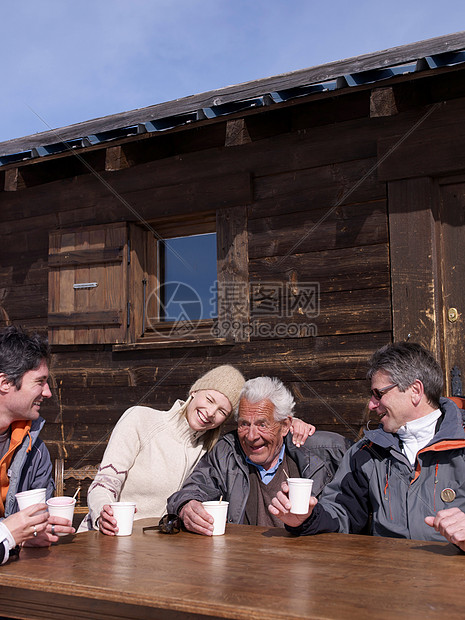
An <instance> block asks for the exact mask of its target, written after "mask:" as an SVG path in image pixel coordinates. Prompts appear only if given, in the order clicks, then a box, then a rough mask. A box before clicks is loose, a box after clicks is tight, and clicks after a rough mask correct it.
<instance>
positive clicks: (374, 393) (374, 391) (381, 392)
mask: <svg viewBox="0 0 465 620" xmlns="http://www.w3.org/2000/svg"><path fill="white" fill-rule="evenodd" d="M396 386H397V383H392V384H391V385H387V386H386V387H385V388H381V389H380V390H378V388H373V389H372V390H370V392H371V395H372V396H374V397H375V398H376V400H381V399H382V398H383V396H384V395H385V394H386V392H389V390H392V388H395V387H396Z"/></svg>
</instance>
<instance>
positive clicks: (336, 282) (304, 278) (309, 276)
mask: <svg viewBox="0 0 465 620" xmlns="http://www.w3.org/2000/svg"><path fill="white" fill-rule="evenodd" d="M298 249H299V250H300V247H299V248H298ZM249 273H250V279H251V283H252V284H253V283H254V282H259V283H262V284H265V285H266V283H267V282H275V283H281V284H291V283H295V282H318V284H319V288H320V291H321V292H322V293H325V292H330V291H342V290H354V289H362V288H378V287H389V285H390V272H389V247H388V245H387V244H380V245H369V246H359V247H352V248H344V249H342V250H326V251H320V252H308V253H307V254H303V253H301V252H299V253H298V254H292V255H290V256H283V257H277V256H276V257H275V256H273V257H270V258H264V259H255V260H251V261H250V264H249Z"/></svg>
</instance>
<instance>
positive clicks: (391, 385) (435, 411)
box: [269, 342, 465, 551]
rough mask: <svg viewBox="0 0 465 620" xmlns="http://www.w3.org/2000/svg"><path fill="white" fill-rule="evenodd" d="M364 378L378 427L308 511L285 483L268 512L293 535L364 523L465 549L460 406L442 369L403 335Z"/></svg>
mask: <svg viewBox="0 0 465 620" xmlns="http://www.w3.org/2000/svg"><path fill="white" fill-rule="evenodd" d="M367 377H368V379H369V380H371V398H370V401H369V405H368V406H369V408H370V410H371V411H373V412H376V413H377V414H378V416H379V419H380V426H379V428H377V429H376V430H366V431H365V437H364V438H363V439H361V440H360V441H359V442H357V443H356V444H355V445H354V446H353V447H352V448H351V449H350V450H349V451H348V452H347V453H346V455H345V456H344V459H343V461H342V463H341V466H340V468H339V470H338V472H337V473H336V476H335V477H334V479H333V480H332V482H330V484H329V485H328V486H327V487H326V488H325V490H324V492H323V494H322V496H321V497H320V499H319V500H317V499H316V498H311V500H310V504H309V510H308V512H307V514H305V515H293V514H291V513H290V512H289V508H290V504H289V499H288V496H287V493H288V488H287V485H286V484H284V485H283V486H282V490H281V491H280V492H278V493H277V495H276V496H275V497H274V498H273V500H272V502H271V504H270V506H269V510H270V513H271V514H273V515H275V516H277V517H278V518H280V519H281V520H282V521H283V522H284V523H285V524H286V527H287V528H288V529H289V530H290V531H292V532H294V533H296V534H302V535H305V534H317V533H320V532H345V533H352V534H359V533H362V532H366V531H367V530H368V531H369V532H370V533H371V534H373V535H375V536H391V537H394V538H414V539H420V540H444V539H443V537H445V538H446V539H447V540H449V541H450V542H452V543H454V544H455V545H457V546H458V547H460V548H461V549H462V550H463V551H465V512H464V510H465V431H464V426H463V424H464V420H463V418H462V410H460V409H459V408H458V407H457V406H456V405H455V404H454V403H453V402H452V401H451V400H449V399H447V398H441V396H440V394H441V391H442V387H443V377H442V371H441V368H440V366H439V364H438V363H437V362H436V360H435V359H434V357H433V356H432V355H431V353H430V352H429V351H427V350H426V349H424V348H423V347H422V346H420V345H419V344H415V343H408V342H401V343H394V344H389V345H386V346H384V347H382V348H381V349H379V350H378V351H376V352H375V353H374V355H373V357H372V358H371V360H370V364H369V370H368V373H367Z"/></svg>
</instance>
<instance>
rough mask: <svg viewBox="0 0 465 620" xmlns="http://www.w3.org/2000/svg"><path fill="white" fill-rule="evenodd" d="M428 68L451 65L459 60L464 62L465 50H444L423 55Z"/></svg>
mask: <svg viewBox="0 0 465 620" xmlns="http://www.w3.org/2000/svg"><path fill="white" fill-rule="evenodd" d="M425 60H426V62H427V63H428V66H429V68H430V69H437V68H439V67H451V66H453V65H457V64H459V63H461V62H465V52H444V53H443V54H434V55H432V56H426V57H425Z"/></svg>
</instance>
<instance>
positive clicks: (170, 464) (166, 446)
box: [80, 400, 205, 530]
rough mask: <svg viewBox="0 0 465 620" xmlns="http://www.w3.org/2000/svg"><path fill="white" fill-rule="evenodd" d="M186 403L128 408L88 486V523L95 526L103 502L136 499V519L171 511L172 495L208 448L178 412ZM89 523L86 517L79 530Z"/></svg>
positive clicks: (161, 514) (177, 402)
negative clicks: (164, 408) (168, 503)
mask: <svg viewBox="0 0 465 620" xmlns="http://www.w3.org/2000/svg"><path fill="white" fill-rule="evenodd" d="M183 404H184V403H183V401H181V400H177V401H176V402H175V403H174V405H173V407H172V408H171V409H170V410H169V411H158V410H156V409H151V408H150V407H131V408H130V409H128V410H127V411H125V413H124V414H123V415H122V417H121V418H120V420H119V421H118V423H117V424H116V426H115V428H114V429H113V432H112V434H111V437H110V440H109V442H108V446H107V449H106V450H105V454H104V455H103V459H102V462H101V463H100V467H99V471H98V473H97V475H96V477H95V479H94V481H93V483H92V484H91V486H90V487H89V492H88V494H87V505H88V507H89V514H90V519H91V523H89V519H87V527H95V520H96V519H97V517H98V516H99V514H100V511H101V510H102V507H103V506H104V505H105V504H109V503H110V502H114V501H121V502H127V501H132V502H136V506H137V513H136V515H135V519H144V518H146V517H162V516H163V515H164V514H165V513H166V500H167V498H168V497H169V496H170V495H171V494H172V493H174V492H175V491H178V490H179V489H180V488H181V486H182V484H183V482H184V480H185V479H186V477H187V476H188V475H189V474H190V472H191V471H192V469H193V468H194V467H195V465H196V464H197V462H198V461H199V459H200V457H201V456H202V455H203V454H204V453H205V449H204V447H203V443H202V440H201V438H200V440H199V434H200V433H199V432H198V431H193V430H192V429H191V428H190V426H189V424H188V423H187V420H186V418H185V417H184V416H183V415H180V414H179V411H180V409H181V407H182V405H183ZM88 516H89V515H88ZM85 523H86V519H85V520H84V522H83V523H82V526H81V528H80V530H82V529H84V527H83V526H84V525H85ZM87 527H86V528H85V529H87Z"/></svg>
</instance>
